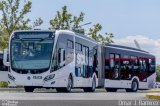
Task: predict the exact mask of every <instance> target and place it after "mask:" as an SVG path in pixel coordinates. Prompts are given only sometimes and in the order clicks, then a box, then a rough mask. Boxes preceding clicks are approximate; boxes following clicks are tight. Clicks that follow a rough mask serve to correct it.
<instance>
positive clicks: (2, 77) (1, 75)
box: [0, 51, 8, 82]
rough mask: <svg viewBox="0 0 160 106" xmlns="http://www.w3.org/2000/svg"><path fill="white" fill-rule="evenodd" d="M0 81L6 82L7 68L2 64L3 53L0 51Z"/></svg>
mask: <svg viewBox="0 0 160 106" xmlns="http://www.w3.org/2000/svg"><path fill="white" fill-rule="evenodd" d="M0 81H5V82H8V67H6V66H4V64H3V52H2V51H0Z"/></svg>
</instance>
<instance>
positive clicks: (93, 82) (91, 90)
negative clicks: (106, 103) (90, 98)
mask: <svg viewBox="0 0 160 106" xmlns="http://www.w3.org/2000/svg"><path fill="white" fill-rule="evenodd" d="M83 90H84V92H94V91H95V90H96V78H95V77H94V78H93V81H92V87H89V88H88V87H87V88H83Z"/></svg>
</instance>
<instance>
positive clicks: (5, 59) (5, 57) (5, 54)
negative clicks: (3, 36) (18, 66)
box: [3, 49, 10, 66]
mask: <svg viewBox="0 0 160 106" xmlns="http://www.w3.org/2000/svg"><path fill="white" fill-rule="evenodd" d="M3 64H4V65H5V66H10V63H9V53H8V49H4V51H3Z"/></svg>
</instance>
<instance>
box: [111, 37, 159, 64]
mask: <svg viewBox="0 0 160 106" xmlns="http://www.w3.org/2000/svg"><path fill="white" fill-rule="evenodd" d="M113 40H114V43H115V44H118V45H124V46H129V47H134V48H136V46H135V43H134V40H137V41H138V43H139V45H140V47H141V49H142V50H145V51H148V52H150V53H151V54H153V55H155V56H156V60H157V64H160V39H151V38H148V37H146V36H143V35H135V36H127V37H124V38H114V39H113Z"/></svg>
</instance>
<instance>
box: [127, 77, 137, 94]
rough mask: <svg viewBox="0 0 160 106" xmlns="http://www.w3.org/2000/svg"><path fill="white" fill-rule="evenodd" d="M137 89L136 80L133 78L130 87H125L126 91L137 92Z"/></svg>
mask: <svg viewBox="0 0 160 106" xmlns="http://www.w3.org/2000/svg"><path fill="white" fill-rule="evenodd" d="M137 90H138V81H137V80H133V81H132V85H131V89H126V92H137Z"/></svg>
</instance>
